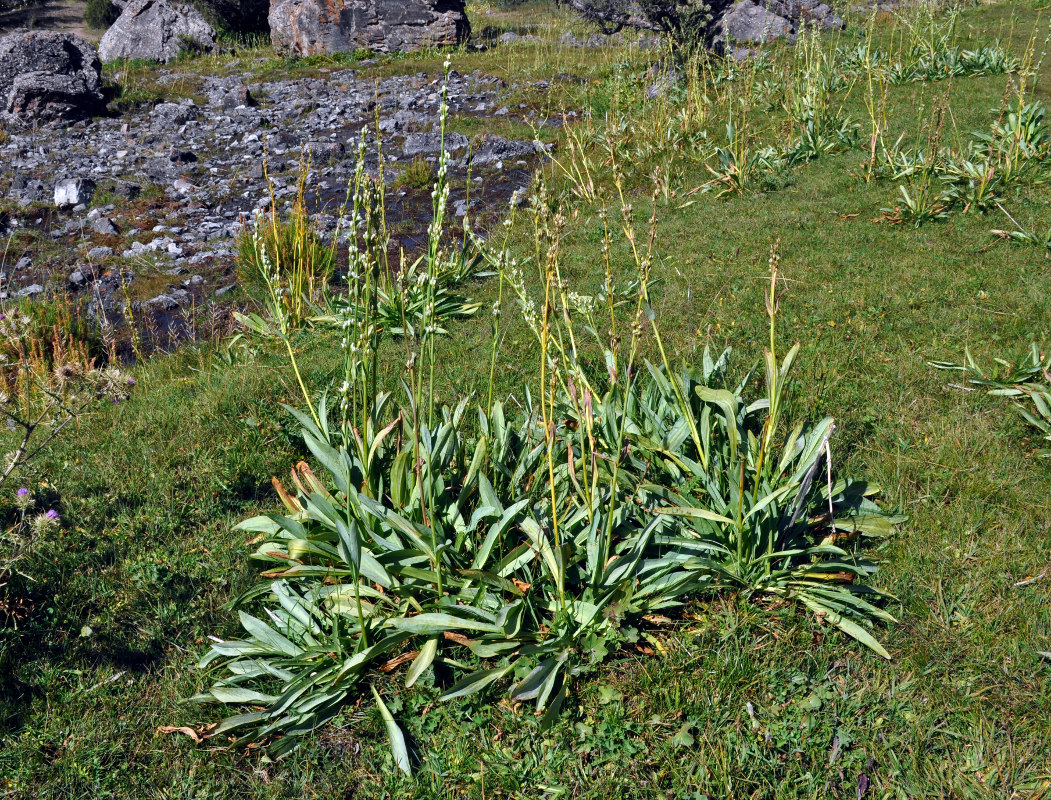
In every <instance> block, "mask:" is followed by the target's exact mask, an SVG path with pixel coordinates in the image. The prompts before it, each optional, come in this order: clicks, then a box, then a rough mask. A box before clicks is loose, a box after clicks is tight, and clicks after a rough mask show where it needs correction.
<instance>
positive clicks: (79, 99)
mask: <svg viewBox="0 0 1051 800" xmlns="http://www.w3.org/2000/svg"><path fill="white" fill-rule="evenodd" d="M103 103H104V101H103V97H102V64H101V62H100V61H99V57H98V54H97V53H96V52H95V48H93V47H92V46H91V45H90V44H88V43H87V42H86V41H84V40H83V39H81V38H80V37H79V36H75V35H73V34H71V33H55V32H52V31H32V32H30V31H15V32H14V33H11V34H9V35H7V36H5V37H3V38H2V39H0V112H2V114H0V116H4V117H5V118H6V119H7V120H9V121H12V122H22V123H53V122H67V121H70V120H75V119H79V118H82V117H86V116H90V115H91V114H94V113H95V112H97V111H98V110H99V109H101V108H102V106H103Z"/></svg>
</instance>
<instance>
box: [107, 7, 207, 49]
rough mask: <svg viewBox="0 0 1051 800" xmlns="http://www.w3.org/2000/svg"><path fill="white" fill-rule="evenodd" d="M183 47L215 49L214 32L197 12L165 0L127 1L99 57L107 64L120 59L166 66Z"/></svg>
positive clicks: (108, 32)
mask: <svg viewBox="0 0 1051 800" xmlns="http://www.w3.org/2000/svg"><path fill="white" fill-rule="evenodd" d="M187 48H196V49H198V50H201V51H206V52H210V51H211V50H213V49H214V48H215V29H214V28H213V27H212V26H211V25H209V24H208V21H207V20H206V19H205V18H204V17H202V16H201V14H200V12H199V11H197V10H196V9H194V8H192V7H191V6H188V5H183V4H182V3H174V2H169V0H131V2H129V3H128V4H127V5H126V6H125V7H124V10H123V11H122V12H121V15H120V16H119V17H118V18H117V21H116V22H114V23H113V25H112V27H110V29H109V30H108V31H106V34H105V35H104V36H103V37H102V41H101V42H100V43H99V56H100V57H101V58H102V60H103V61H104V62H105V63H107V64H108V63H109V62H111V61H117V60H118V59H122V58H127V59H132V58H141V59H144V60H147V61H160V62H162V63H164V64H167V63H168V62H169V61H174V60H175V59H176V58H177V57H178V55H179V53H180V51H182V50H185V49H187Z"/></svg>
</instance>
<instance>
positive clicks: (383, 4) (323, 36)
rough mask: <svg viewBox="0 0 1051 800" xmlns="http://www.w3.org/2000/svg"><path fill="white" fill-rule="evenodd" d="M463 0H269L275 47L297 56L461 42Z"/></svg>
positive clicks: (465, 29) (464, 18)
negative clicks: (270, 0)
mask: <svg viewBox="0 0 1051 800" xmlns="http://www.w3.org/2000/svg"><path fill="white" fill-rule="evenodd" d="M470 31H471V26H470V23H469V22H468V20H467V11H466V9H465V3H464V0H272V2H271V4H270V38H271V39H272V41H273V43H274V47H275V48H276V49H277V50H279V51H281V52H284V53H290V54H293V55H297V56H309V55H324V54H329V53H349V52H353V51H355V50H373V51H375V52H380V53H395V52H410V51H412V50H419V49H421V48H423V47H442V46H448V45H456V44H460V43H461V42H463V41H464V40H465V39H466V38H467V37H468V36H469V35H470Z"/></svg>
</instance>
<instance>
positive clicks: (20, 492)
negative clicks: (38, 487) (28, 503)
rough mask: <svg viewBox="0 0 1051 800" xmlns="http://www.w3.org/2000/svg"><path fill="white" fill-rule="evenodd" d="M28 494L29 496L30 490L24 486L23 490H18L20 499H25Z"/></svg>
mask: <svg viewBox="0 0 1051 800" xmlns="http://www.w3.org/2000/svg"><path fill="white" fill-rule="evenodd" d="M28 494H29V490H28V489H27V488H26V487H25V486H23V487H22V488H21V489H19V490H18V496H19V497H25V496H26V495H28Z"/></svg>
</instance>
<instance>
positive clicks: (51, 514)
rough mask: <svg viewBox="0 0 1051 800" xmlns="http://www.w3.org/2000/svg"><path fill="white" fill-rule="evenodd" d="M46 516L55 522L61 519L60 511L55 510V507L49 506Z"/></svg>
mask: <svg viewBox="0 0 1051 800" xmlns="http://www.w3.org/2000/svg"><path fill="white" fill-rule="evenodd" d="M44 516H46V517H47V518H48V519H50V520H54V521H55V522H58V520H59V516H58V512H57V511H55V509H53V508H49V509H48V510H47V513H46V514H45V515H44Z"/></svg>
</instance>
